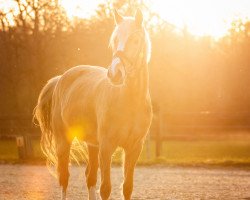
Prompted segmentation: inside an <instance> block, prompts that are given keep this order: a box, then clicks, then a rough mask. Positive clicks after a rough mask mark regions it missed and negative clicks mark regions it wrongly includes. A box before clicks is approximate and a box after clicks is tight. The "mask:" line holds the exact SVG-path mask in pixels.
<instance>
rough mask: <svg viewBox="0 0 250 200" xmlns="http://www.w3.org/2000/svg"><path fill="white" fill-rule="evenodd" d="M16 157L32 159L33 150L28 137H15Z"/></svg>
mask: <svg viewBox="0 0 250 200" xmlns="http://www.w3.org/2000/svg"><path fill="white" fill-rule="evenodd" d="M16 143H17V150H18V157H19V158H20V159H27V158H32V157H33V148H32V143H31V139H30V137H29V136H27V135H26V136H17V137H16Z"/></svg>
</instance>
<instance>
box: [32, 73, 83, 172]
mask: <svg viewBox="0 0 250 200" xmlns="http://www.w3.org/2000/svg"><path fill="white" fill-rule="evenodd" d="M59 79H60V76H57V77H54V78H52V79H50V80H49V81H48V83H47V84H46V85H45V86H44V87H43V89H42V91H41V93H40V95H39V98H38V102H37V105H36V107H35V109H34V120H37V121H38V123H39V126H40V128H41V132H42V135H41V142H40V145H41V150H42V152H43V154H44V155H45V156H46V158H47V165H48V167H49V169H50V170H51V168H50V167H55V166H57V164H58V158H57V146H56V145H57V144H56V140H55V139H56V138H55V137H56V136H55V135H54V133H53V132H52V126H51V108H52V96H53V92H54V89H55V87H56V84H57V82H58V80H59ZM70 159H71V160H73V161H75V162H76V163H78V164H79V162H80V161H86V160H87V152H86V146H85V144H82V143H80V142H79V141H78V140H77V139H74V140H73V142H72V145H71V149H70ZM51 173H52V174H54V172H53V170H51Z"/></svg>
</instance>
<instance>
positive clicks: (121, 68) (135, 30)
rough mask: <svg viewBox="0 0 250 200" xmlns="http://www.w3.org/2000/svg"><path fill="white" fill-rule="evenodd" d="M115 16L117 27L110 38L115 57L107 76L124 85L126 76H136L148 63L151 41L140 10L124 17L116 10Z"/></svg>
mask: <svg viewBox="0 0 250 200" xmlns="http://www.w3.org/2000/svg"><path fill="white" fill-rule="evenodd" d="M114 18H115V23H116V27H115V30H114V32H113V33H112V36H111V39H110V45H111V47H112V52H113V58H112V63H111V65H110V67H109V69H108V74H107V76H108V78H109V80H110V81H111V83H112V84H114V85H122V84H124V82H125V79H126V77H128V76H135V75H136V71H138V70H141V68H143V67H145V66H146V64H147V63H148V61H149V57H150V41H149V36H148V34H147V32H146V31H145V29H144V26H143V15H142V13H141V11H140V10H137V12H136V15H135V17H122V16H121V15H119V14H118V13H117V11H116V10H115V11H114Z"/></svg>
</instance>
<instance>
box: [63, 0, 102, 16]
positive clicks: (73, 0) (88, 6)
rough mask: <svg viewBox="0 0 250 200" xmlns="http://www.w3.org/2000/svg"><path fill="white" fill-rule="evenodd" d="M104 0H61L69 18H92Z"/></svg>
mask: <svg viewBox="0 0 250 200" xmlns="http://www.w3.org/2000/svg"><path fill="white" fill-rule="evenodd" d="M102 2H104V0H60V4H61V5H62V7H64V9H65V10H66V12H67V15H68V17H69V18H73V17H79V18H90V17H91V16H92V15H93V14H94V12H95V10H96V9H97V7H98V5H99V4H100V3H102Z"/></svg>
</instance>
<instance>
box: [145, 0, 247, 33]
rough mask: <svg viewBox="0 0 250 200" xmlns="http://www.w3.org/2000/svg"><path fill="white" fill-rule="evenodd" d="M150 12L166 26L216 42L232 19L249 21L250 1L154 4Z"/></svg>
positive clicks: (163, 0) (194, 0)
mask: <svg viewBox="0 0 250 200" xmlns="http://www.w3.org/2000/svg"><path fill="white" fill-rule="evenodd" d="M149 5H150V7H151V9H152V10H153V11H154V12H156V13H158V14H159V15H160V16H161V17H162V18H163V19H165V20H166V21H167V22H169V23H171V24H173V25H174V26H176V28H179V29H183V27H187V29H188V31H189V32H190V33H192V34H194V35H197V36H204V35H209V36H213V37H215V38H218V37H221V36H223V35H225V34H226V33H227V30H228V28H229V27H230V24H231V22H232V21H233V20H234V19H237V18H242V19H245V18H247V17H250V1H247V0H240V1H239V0H237V1H236V0H231V1H230V2H229V1H228V0H219V1H218V0H210V1H204V0H189V1H183V0H175V1H170V0H154V1H152V0H151V1H149Z"/></svg>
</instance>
